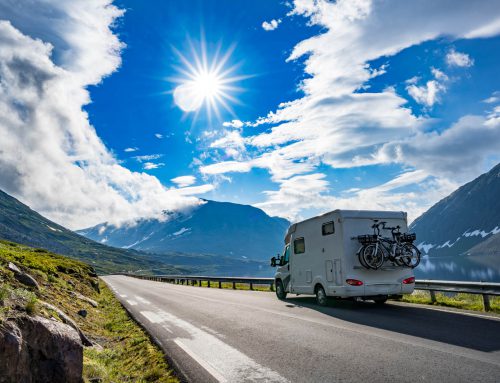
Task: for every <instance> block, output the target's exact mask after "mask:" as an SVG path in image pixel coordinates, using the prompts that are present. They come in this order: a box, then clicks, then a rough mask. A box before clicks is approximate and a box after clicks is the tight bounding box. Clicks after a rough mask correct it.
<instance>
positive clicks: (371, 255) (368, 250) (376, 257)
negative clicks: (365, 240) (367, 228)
mask: <svg viewBox="0 0 500 383" xmlns="http://www.w3.org/2000/svg"><path fill="white" fill-rule="evenodd" d="M362 257H363V261H364V263H365V264H366V265H368V267H369V268H370V269H374V270H377V269H379V268H380V266H382V264H383V263H384V254H383V253H382V250H381V249H380V247H379V248H378V249H377V252H376V254H375V245H374V244H370V245H367V246H366V247H365V248H364V249H363V252H362Z"/></svg>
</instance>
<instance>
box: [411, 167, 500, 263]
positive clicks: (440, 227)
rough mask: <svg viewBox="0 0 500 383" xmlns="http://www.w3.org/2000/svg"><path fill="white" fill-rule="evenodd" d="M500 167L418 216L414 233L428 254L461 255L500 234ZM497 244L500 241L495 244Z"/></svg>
mask: <svg viewBox="0 0 500 383" xmlns="http://www.w3.org/2000/svg"><path fill="white" fill-rule="evenodd" d="M499 196H500V164H497V165H496V166H495V167H493V168H492V169H491V170H490V171H489V172H487V173H485V174H482V175H481V176H479V177H477V178H476V179H474V180H473V181H471V182H468V183H467V184H465V185H463V186H461V187H460V188H458V189H457V190H455V191H454V192H453V193H451V194H450V195H449V196H447V197H445V198H443V199H442V200H441V201H439V202H438V203H436V204H435V205H434V206H432V207H431V208H430V209H429V210H427V211H426V212H425V213H424V214H422V215H421V216H420V217H418V218H417V219H416V220H415V221H414V222H413V223H412V224H411V225H410V230H413V231H415V232H416V234H417V242H418V244H419V247H420V249H421V250H423V251H424V253H428V254H429V255H431V256H438V255H460V254H464V253H466V252H467V251H468V250H469V249H471V248H472V247H474V246H476V245H478V244H479V243H480V242H482V241H484V240H485V239H487V238H489V237H491V236H492V235H495V234H497V233H499V232H500V198H499ZM495 243H497V242H495Z"/></svg>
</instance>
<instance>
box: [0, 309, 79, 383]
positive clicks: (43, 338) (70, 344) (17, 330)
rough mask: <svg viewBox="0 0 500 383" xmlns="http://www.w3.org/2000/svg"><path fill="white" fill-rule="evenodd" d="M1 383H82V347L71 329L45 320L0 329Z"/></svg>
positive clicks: (25, 320)
mask: <svg viewBox="0 0 500 383" xmlns="http://www.w3.org/2000/svg"><path fill="white" fill-rule="evenodd" d="M0 355H2V357H1V358H0V382H2V383H10V382H23V383H35V382H40V383H45V382H46V383H49V382H50V383H59V382H61V383H63V382H67V383H81V382H82V381H83V379H82V370H83V347H82V344H81V341H80V337H79V335H78V333H77V332H76V331H75V330H74V329H73V328H72V327H70V326H68V325H66V324H64V323H61V322H57V321H52V320H50V319H46V318H42V317H38V316H36V317H29V316H23V317H19V318H16V319H10V320H7V321H5V322H4V324H3V325H2V326H1V327H0Z"/></svg>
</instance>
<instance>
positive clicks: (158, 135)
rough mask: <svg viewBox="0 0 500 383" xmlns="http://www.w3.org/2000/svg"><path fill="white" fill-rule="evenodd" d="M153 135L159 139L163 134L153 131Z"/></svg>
mask: <svg viewBox="0 0 500 383" xmlns="http://www.w3.org/2000/svg"><path fill="white" fill-rule="evenodd" d="M155 137H156V138H158V139H159V140H161V139H162V138H163V134H160V133H155Z"/></svg>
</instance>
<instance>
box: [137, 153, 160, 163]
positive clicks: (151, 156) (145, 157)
mask: <svg viewBox="0 0 500 383" xmlns="http://www.w3.org/2000/svg"><path fill="white" fill-rule="evenodd" d="M161 157H163V154H145V155H142V156H134V158H135V159H136V160H137V161H138V162H145V161H152V160H157V159H159V158H161Z"/></svg>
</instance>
